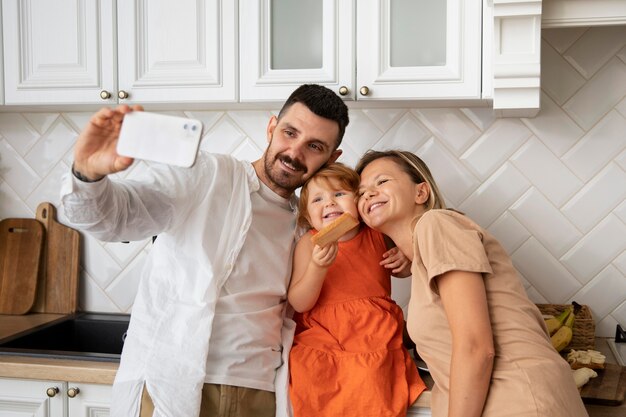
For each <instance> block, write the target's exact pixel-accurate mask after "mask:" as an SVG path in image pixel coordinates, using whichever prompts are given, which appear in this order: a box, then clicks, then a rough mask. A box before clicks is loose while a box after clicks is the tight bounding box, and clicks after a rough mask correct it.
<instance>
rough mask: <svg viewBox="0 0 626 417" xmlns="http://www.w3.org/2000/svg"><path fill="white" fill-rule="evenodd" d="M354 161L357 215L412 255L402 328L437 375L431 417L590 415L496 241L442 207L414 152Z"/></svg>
mask: <svg viewBox="0 0 626 417" xmlns="http://www.w3.org/2000/svg"><path fill="white" fill-rule="evenodd" d="M356 169H357V172H359V173H360V175H361V185H360V188H359V203H358V204H359V213H360V214H361V216H362V218H363V220H364V221H365V223H367V224H368V225H369V226H370V227H372V228H373V229H375V230H378V231H380V232H382V233H384V234H386V235H387V236H389V237H390V238H392V239H393V241H394V242H395V243H396V244H397V245H398V248H400V250H401V251H402V252H403V253H404V254H405V255H406V256H407V257H408V258H409V259H411V260H412V268H411V272H412V274H413V280H412V283H411V299H410V303H409V311H408V318H407V327H408V332H409V335H410V336H411V338H412V339H413V341H414V342H415V345H416V350H417V352H418V353H419V355H420V356H421V357H422V359H424V361H425V362H426V363H427V364H428V368H429V370H430V373H431V375H432V377H433V379H434V381H435V386H434V387H433V390H432V401H431V408H432V415H433V417H446V416H447V417H460V416H463V417H479V416H494V417H503V416H516V417H522V416H527V417H531V416H532V417H585V416H587V412H586V410H585V407H584V405H583V403H582V400H581V398H580V394H579V393H578V390H577V388H576V385H575V383H574V379H573V377H572V375H571V370H570V366H569V364H568V363H567V362H566V361H565V360H564V359H563V358H561V357H560V356H559V354H558V353H557V352H556V350H555V349H554V348H553V347H552V345H551V343H550V338H549V336H548V332H547V329H546V326H545V324H544V321H543V318H542V316H541V314H540V312H539V310H538V308H537V306H535V305H534V304H533V303H532V302H531V301H530V300H529V299H528V297H527V296H526V292H525V291H524V287H523V286H522V283H521V282H520V280H519V278H518V276H517V272H516V270H515V268H514V267H513V264H512V263H511V259H510V258H509V256H508V255H507V253H506V252H505V250H504V249H503V248H502V246H501V245H500V244H499V243H498V241H497V240H496V239H495V238H494V237H493V236H492V235H491V234H490V233H489V232H488V231H486V230H485V229H483V228H482V227H480V226H479V225H477V224H476V223H475V222H473V221H472V220H471V219H469V218H468V217H467V216H465V215H463V214H461V213H459V212H457V211H453V210H448V209H446V206H445V202H444V200H443V198H442V195H441V193H440V192H439V189H438V187H437V185H436V183H435V181H434V179H433V177H432V175H431V173H430V171H429V169H428V167H427V166H426V165H425V164H424V162H423V161H422V160H421V159H419V158H418V157H417V156H416V155H414V154H412V153H410V152H403V151H387V152H377V151H369V152H367V153H366V154H365V155H364V156H363V157H362V158H361V160H360V161H359V163H358V165H357V168H356Z"/></svg>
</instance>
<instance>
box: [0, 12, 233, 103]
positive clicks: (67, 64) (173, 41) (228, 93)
mask: <svg viewBox="0 0 626 417" xmlns="http://www.w3.org/2000/svg"><path fill="white" fill-rule="evenodd" d="M116 4H117V10H116V9H115V5H116ZM2 6H3V9H4V11H3V32H4V42H3V43H4V62H5V77H4V79H5V104H65V103H80V104H89V103H106V104H115V103H118V102H120V103H134V102H141V103H154V102H162V103H172V102H197V101H202V102H211V101H220V102H224V101H234V100H236V81H235V80H236V71H237V70H236V66H235V63H236V43H237V35H236V7H237V5H236V3H235V2H232V1H227V0H179V1H176V2H172V1H168V0H149V1H148V0H124V1H118V2H115V1H114V0H101V1H97V2H95V1H90V0H57V1H54V2H51V1H47V0H2Z"/></svg>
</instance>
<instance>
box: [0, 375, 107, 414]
mask: <svg viewBox="0 0 626 417" xmlns="http://www.w3.org/2000/svg"><path fill="white" fill-rule="evenodd" d="M110 406H111V386H110V385H100V384H86V383H73V382H69V383H68V382H64V381H39V380H32V379H14V378H0V416H11V417H107V416H108V415H109V408H110Z"/></svg>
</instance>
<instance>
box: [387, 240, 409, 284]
mask: <svg viewBox="0 0 626 417" xmlns="http://www.w3.org/2000/svg"><path fill="white" fill-rule="evenodd" d="M380 265H382V266H383V267H385V268H387V269H391V274H392V275H394V276H397V277H401V278H404V277H408V276H410V275H411V261H410V260H409V258H407V257H406V256H405V255H404V253H402V251H401V250H400V249H398V248H397V247H396V248H391V249H389V250H388V251H387V252H385V253H383V260H382V261H380Z"/></svg>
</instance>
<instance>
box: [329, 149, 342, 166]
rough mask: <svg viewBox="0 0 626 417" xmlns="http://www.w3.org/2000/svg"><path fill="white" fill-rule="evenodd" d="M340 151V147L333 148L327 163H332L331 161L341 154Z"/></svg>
mask: <svg viewBox="0 0 626 417" xmlns="http://www.w3.org/2000/svg"><path fill="white" fill-rule="evenodd" d="M342 153H343V151H342V150H341V149H335V150H334V151H333V153H331V154H330V158H328V163H329V164H332V163H333V162H335V161H336V160H337V158H339V157H340V156H341V154H342Z"/></svg>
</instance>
